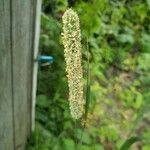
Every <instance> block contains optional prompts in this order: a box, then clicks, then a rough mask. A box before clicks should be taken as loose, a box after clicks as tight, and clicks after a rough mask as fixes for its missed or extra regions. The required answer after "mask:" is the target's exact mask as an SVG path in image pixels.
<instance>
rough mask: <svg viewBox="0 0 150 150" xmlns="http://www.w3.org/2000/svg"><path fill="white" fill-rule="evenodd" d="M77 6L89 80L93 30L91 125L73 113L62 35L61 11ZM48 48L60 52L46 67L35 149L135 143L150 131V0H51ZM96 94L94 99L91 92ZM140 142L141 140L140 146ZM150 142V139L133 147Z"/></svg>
mask: <svg viewBox="0 0 150 150" xmlns="http://www.w3.org/2000/svg"><path fill="white" fill-rule="evenodd" d="M68 7H72V8H73V9H75V10H76V11H77V12H78V14H79V17H80V23H81V31H82V45H83V47H82V54H83V65H84V75H85V80H86V77H87V58H88V56H87V38H88V44H89V53H90V57H89V61H90V77H91V79H90V95H89V96H90V105H89V114H88V117H87V127H86V129H85V131H84V132H82V131H83V129H82V127H81V126H80V124H79V123H76V124H77V125H76V126H75V125H74V124H75V122H74V121H73V120H72V119H71V117H70V113H69V106H68V87H67V80H66V76H65V75H66V73H65V62H64V56H63V55H64V53H63V47H62V41H61V31H62V24H61V22H62V21H61V16H62V14H63V12H64V11H65V9H66V8H68ZM42 10H43V13H42V16H41V37H40V53H42V54H48V55H53V56H54V59H55V61H54V63H53V64H52V65H51V66H49V67H40V69H39V75H38V91H37V105H36V130H35V133H34V134H33V137H32V138H31V140H30V141H29V144H28V148H27V149H28V150H50V149H52V150H63V149H64V150H75V149H76V147H77V143H80V142H81V141H80V140H81V135H82V133H83V138H82V145H81V146H80V150H104V149H105V150H111V149H112V150H113V149H115V150H119V149H120V147H121V146H122V149H123V148H124V149H126V150H127V149H128V148H129V147H130V146H131V144H133V143H134V142H136V141H137V140H136V139H134V138H130V137H133V136H134V135H136V136H137V137H144V138H146V139H149V138H150V134H149V121H150V118H149V110H150V103H149V100H150V78H149V77H150V65H149V64H150V25H149V23H150V2H149V0H136V1H135V0H130V1H129V0H120V1H116V0H88V1H84V0H76V1H74V0H71V1H67V0H56V1H54V0H53V1H49V0H44V1H43V8H42ZM88 100H89V99H88ZM139 145H140V146H139ZM138 147H142V150H148V149H150V144H149V141H148V140H144V141H143V140H142V142H141V141H140V142H138V144H137V143H135V144H133V148H132V149H133V150H134V149H135V150H136V149H138Z"/></svg>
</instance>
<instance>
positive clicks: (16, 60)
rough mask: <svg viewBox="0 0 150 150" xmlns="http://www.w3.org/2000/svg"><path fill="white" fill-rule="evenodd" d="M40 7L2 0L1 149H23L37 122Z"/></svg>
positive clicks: (35, 2)
mask: <svg viewBox="0 0 150 150" xmlns="http://www.w3.org/2000/svg"><path fill="white" fill-rule="evenodd" d="M40 5H41V0H0V150H24V149H25V144H26V141H27V137H28V136H29V134H30V132H31V122H34V121H33V112H34V111H35V110H34V106H35V99H34V106H33V103H32V102H33V101H32V98H33V92H32V90H34V94H35V95H36V86H35V85H36V79H37V77H36V76H37V70H36V68H37V63H34V58H36V56H37V53H38V42H39V32H40V31H39V29H40ZM33 68H34V69H33ZM33 70H34V71H33ZM34 73H35V74H36V76H35V75H33V74H34ZM32 84H34V85H32ZM35 95H34V98H35V97H36V96H35ZM32 125H33V124H32Z"/></svg>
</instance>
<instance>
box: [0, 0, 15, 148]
mask: <svg viewBox="0 0 150 150" xmlns="http://www.w3.org/2000/svg"><path fill="white" fill-rule="evenodd" d="M10 29H11V25H10V1H9V0H0V150H14V139H13V111H12V82H11V79H12V78H11V70H12V68H11V41H10Z"/></svg>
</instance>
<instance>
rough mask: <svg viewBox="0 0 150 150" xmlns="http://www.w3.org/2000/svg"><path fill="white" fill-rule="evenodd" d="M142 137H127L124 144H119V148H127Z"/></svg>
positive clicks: (124, 149) (123, 149)
mask: <svg viewBox="0 0 150 150" xmlns="http://www.w3.org/2000/svg"><path fill="white" fill-rule="evenodd" d="M141 140H142V139H141V138H140V137H137V136H134V137H131V138H129V139H127V140H126V141H125V142H124V144H123V145H122V146H121V148H120V150H129V148H130V147H131V145H132V144H134V143H136V142H139V141H141Z"/></svg>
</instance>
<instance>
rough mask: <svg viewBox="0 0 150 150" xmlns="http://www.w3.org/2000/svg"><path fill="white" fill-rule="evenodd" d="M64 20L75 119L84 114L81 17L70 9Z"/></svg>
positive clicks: (67, 65)
mask: <svg viewBox="0 0 150 150" xmlns="http://www.w3.org/2000/svg"><path fill="white" fill-rule="evenodd" d="M62 21H63V33H62V36H63V45H64V55H65V61H66V72H67V78H68V86H69V106H70V111H71V116H72V117H73V118H74V119H79V118H81V116H82V114H83V106H84V99H83V71H82V65H81V60H82V55H81V33H80V25H79V17H78V15H77V13H76V12H75V11H73V10H72V9H68V10H66V12H65V13H64V15H63V16H62Z"/></svg>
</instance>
